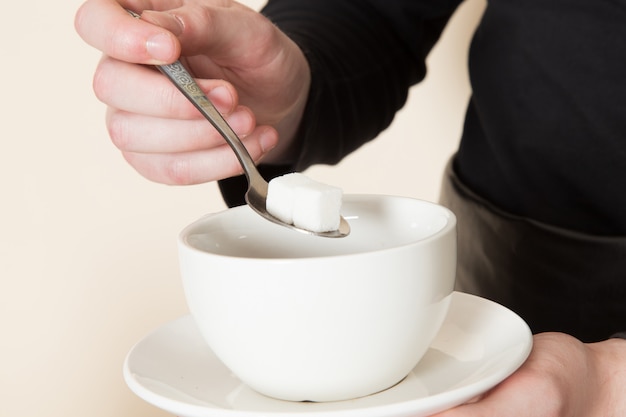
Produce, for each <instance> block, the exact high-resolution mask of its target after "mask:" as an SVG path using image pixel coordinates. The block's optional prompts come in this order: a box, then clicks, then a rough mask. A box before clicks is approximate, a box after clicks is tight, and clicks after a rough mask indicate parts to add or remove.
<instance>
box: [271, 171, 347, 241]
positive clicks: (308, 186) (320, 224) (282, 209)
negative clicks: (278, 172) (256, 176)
mask: <svg viewBox="0 0 626 417" xmlns="http://www.w3.org/2000/svg"><path fill="white" fill-rule="evenodd" d="M342 197H343V192H342V190H341V189H340V188H337V187H332V186H330V185H326V184H322V183H319V182H316V181H313V180H312V179H310V178H308V177H307V176H305V175H303V174H299V173H292V174H286V175H283V176H281V177H276V178H274V179H272V180H271V181H270V182H269V187H268V192H267V203H266V208H267V211H268V212H269V213H270V214H271V215H273V216H274V217H276V218H277V219H279V220H281V221H283V222H285V223H291V224H294V225H295V226H297V227H299V228H301V229H306V230H310V231H312V232H329V231H332V230H337V229H338V228H339V223H340V218H341V214H340V210H341V200H342Z"/></svg>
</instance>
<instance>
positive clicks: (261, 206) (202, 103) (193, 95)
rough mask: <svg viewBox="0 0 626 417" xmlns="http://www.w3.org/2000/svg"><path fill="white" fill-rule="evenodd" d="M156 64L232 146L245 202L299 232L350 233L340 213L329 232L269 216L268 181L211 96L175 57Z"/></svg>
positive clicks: (335, 235)
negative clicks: (245, 182) (244, 187)
mask: <svg viewBox="0 0 626 417" xmlns="http://www.w3.org/2000/svg"><path fill="white" fill-rule="evenodd" d="M128 13H129V14H130V15H131V16H133V17H135V18H139V17H140V15H139V14H137V13H135V12H133V11H131V10H128ZM156 68H157V69H158V70H159V71H161V72H162V73H163V74H164V75H165V76H167V78H169V80H170V81H171V82H172V83H173V84H174V85H175V86H176V88H178V90H180V92H181V93H183V95H184V96H185V97H186V98H187V99H188V100H189V101H190V102H191V103H192V104H193V105H194V106H195V107H196V108H197V109H198V110H199V111H200V113H201V114H202V115H203V116H204V117H205V118H206V119H207V120H208V121H209V122H210V123H211V124H212V125H213V127H215V129H216V130H217V131H218V132H219V133H220V135H222V137H223V138H224V139H225V140H226V142H227V143H228V145H230V147H231V148H232V150H233V151H234V152H235V155H236V156H237V159H238V160H239V163H240V164H241V167H242V168H243V171H244V173H245V175H246V178H247V180H248V190H247V191H246V195H245V199H246V202H247V203H248V205H249V206H250V207H251V208H252V209H253V210H254V211H255V212H257V213H258V214H259V215H261V216H262V217H264V218H266V219H267V220H269V221H271V222H273V223H276V224H278V225H281V226H284V227H288V228H290V229H293V230H296V231H298V232H302V233H307V234H312V235H316V236H322V237H332V238H337V237H345V236H348V234H349V233H350V225H349V224H348V222H347V221H346V220H345V219H344V218H343V217H341V219H340V222H339V228H338V229H337V230H331V231H328V232H314V231H311V230H307V229H303V228H300V227H297V226H295V225H293V224H290V223H285V222H283V221H281V220H279V219H278V218H276V217H274V216H272V215H271V214H270V213H269V212H268V211H267V207H266V201H267V189H268V183H267V181H265V179H264V178H263V177H262V176H261V174H260V173H259V171H258V169H257V167H256V165H255V163H254V161H253V160H252V157H251V156H250V154H249V153H248V150H247V149H246V147H245V146H244V145H243V143H242V142H241V139H239V136H237V134H236V133H235V131H234V130H233V129H232V128H231V127H230V125H229V124H228V122H226V120H224V118H223V117H222V115H221V114H220V112H219V111H218V110H217V109H216V108H215V106H214V105H213V103H212V102H211V100H209V99H208V97H207V96H206V95H205V94H204V92H203V91H202V89H201V88H200V86H198V84H197V83H196V81H195V80H194V78H193V77H192V76H191V74H190V73H189V72H188V71H187V69H186V68H185V66H184V65H183V64H182V63H181V62H180V61H176V62H174V63H172V64H168V65H156Z"/></svg>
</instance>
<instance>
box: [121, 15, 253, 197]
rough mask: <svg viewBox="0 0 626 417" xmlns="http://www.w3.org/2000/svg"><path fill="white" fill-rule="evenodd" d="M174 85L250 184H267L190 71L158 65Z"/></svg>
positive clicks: (175, 64)
mask: <svg viewBox="0 0 626 417" xmlns="http://www.w3.org/2000/svg"><path fill="white" fill-rule="evenodd" d="M126 11H127V12H128V14H130V15H131V16H132V17H134V18H135V19H139V18H140V17H141V15H139V14H138V13H135V12H134V11H132V10H130V9H126ZM156 68H157V69H158V70H159V71H161V72H162V73H163V74H164V75H165V76H166V77H167V78H169V79H170V81H172V83H173V84H174V85H175V86H176V88H178V89H179V90H180V92H181V93H183V95H184V96H185V97H187V99H188V100H189V101H190V102H191V103H192V104H193V105H194V106H195V107H196V108H197V109H198V110H199V111H200V113H202V115H203V116H204V117H205V118H206V119H207V120H208V121H209V122H211V124H212V125H213V127H214V128H215V129H216V130H217V131H218V132H219V133H220V135H222V137H223V138H224V140H226V142H227V143H228V144H229V145H230V147H231V148H232V150H233V151H234V152H235V155H237V159H238V160H239V163H240V164H241V166H242V168H243V170H244V173H245V174H246V177H247V179H248V183H249V184H250V183H255V184H261V185H263V183H264V182H265V180H264V179H263V177H262V176H261V174H260V173H259V171H258V170H257V167H256V164H255V163H254V161H253V160H252V157H251V156H250V153H249V152H248V150H247V149H246V147H245V146H243V143H242V142H241V139H239V136H237V134H236V133H235V132H234V131H233V129H232V128H231V127H230V125H229V124H228V122H226V120H224V118H223V117H222V115H221V114H220V112H219V111H218V110H217V109H216V108H215V106H214V105H213V103H211V100H209V99H208V97H207V96H206V95H205V94H204V92H203V91H202V89H201V88H200V86H199V85H198V84H197V83H196V81H195V80H194V79H193V77H192V76H191V74H190V73H189V71H187V69H186V68H185V66H184V65H183V64H182V62H180V61H176V62H173V63H171V64H168V65H156Z"/></svg>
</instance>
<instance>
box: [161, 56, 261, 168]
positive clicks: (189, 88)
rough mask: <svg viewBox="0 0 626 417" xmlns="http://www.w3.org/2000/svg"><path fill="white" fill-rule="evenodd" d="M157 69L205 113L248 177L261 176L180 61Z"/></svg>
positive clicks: (233, 134)
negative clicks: (233, 152) (231, 149)
mask: <svg viewBox="0 0 626 417" xmlns="http://www.w3.org/2000/svg"><path fill="white" fill-rule="evenodd" d="M157 68H158V69H159V70H160V71H161V72H162V73H164V74H165V75H166V76H167V77H168V78H170V80H172V82H173V83H174V85H176V87H178V89H179V90H180V91H181V92H182V93H183V94H184V95H185V96H186V97H187V98H188V99H189V100H190V101H191V102H192V103H193V105H194V106H195V107H196V108H197V109H198V110H199V111H200V112H201V113H203V114H204V115H205V116H206V118H207V119H208V120H209V121H210V122H211V124H212V125H213V127H215V129H217V130H218V132H220V133H221V134H222V136H223V137H224V139H225V140H226V141H227V142H228V144H229V145H230V146H231V148H233V150H234V151H235V154H236V155H237V158H238V159H239V162H240V163H241V164H242V165H243V168H244V171H246V175H248V177H249V179H251V176H260V174H259V173H258V171H257V168H256V165H255V163H254V161H253V160H252V157H251V156H250V154H249V153H248V150H247V149H246V147H245V146H243V143H241V140H240V139H239V137H238V136H237V134H236V133H235V132H234V131H233V129H232V128H231V127H230V125H229V124H228V123H227V122H226V120H224V118H223V117H222V115H221V114H220V112H219V111H218V110H217V109H216V108H215V106H214V105H213V103H211V101H210V100H209V99H208V98H207V97H206V95H205V94H204V92H203V91H202V89H201V88H200V86H198V84H197V83H196V81H195V80H194V79H193V77H192V76H191V74H189V72H188V71H187V69H185V67H184V66H183V64H182V63H181V62H180V61H176V62H174V63H172V64H169V65H160V66H157Z"/></svg>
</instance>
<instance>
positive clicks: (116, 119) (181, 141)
mask: <svg viewBox="0 0 626 417" xmlns="http://www.w3.org/2000/svg"><path fill="white" fill-rule="evenodd" d="M225 119H226V121H227V122H228V124H229V125H230V126H231V127H232V128H233V130H234V131H235V133H237V135H238V136H239V137H246V136H249V135H250V134H252V133H253V130H254V128H255V120H254V115H253V114H252V112H251V111H250V110H249V109H248V108H246V107H240V108H238V109H237V110H236V111H235V112H233V113H231V114H230V115H228V116H226V117H225ZM107 128H108V130H109V136H110V137H111V140H112V141H113V143H114V144H115V146H116V147H117V148H119V149H120V150H122V151H124V152H135V153H180V152H194V151H199V150H207V149H211V148H214V147H217V146H221V145H223V144H224V139H223V138H222V137H221V136H220V134H219V133H218V132H217V131H216V130H215V128H213V126H212V125H211V124H210V123H209V122H208V121H207V120H206V119H204V118H202V119H193V120H176V119H163V118H158V117H151V116H145V115H141V114H135V113H128V112H124V111H119V110H116V109H109V110H108V111H107Z"/></svg>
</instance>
